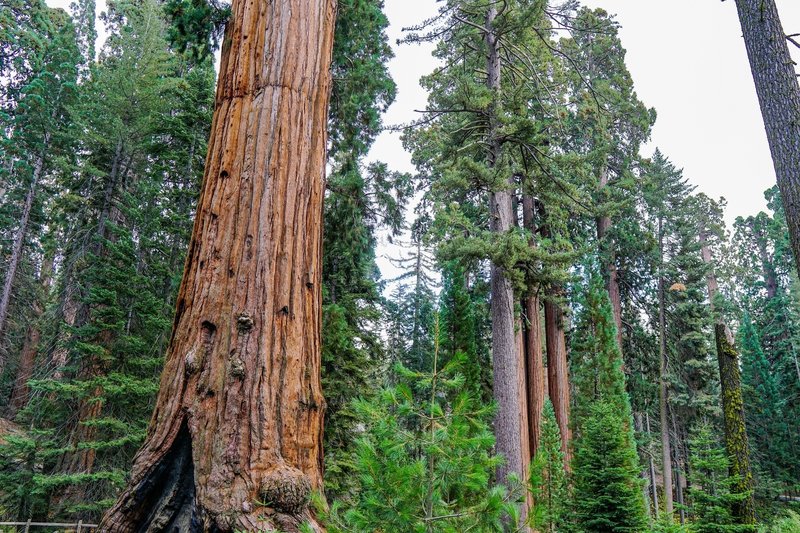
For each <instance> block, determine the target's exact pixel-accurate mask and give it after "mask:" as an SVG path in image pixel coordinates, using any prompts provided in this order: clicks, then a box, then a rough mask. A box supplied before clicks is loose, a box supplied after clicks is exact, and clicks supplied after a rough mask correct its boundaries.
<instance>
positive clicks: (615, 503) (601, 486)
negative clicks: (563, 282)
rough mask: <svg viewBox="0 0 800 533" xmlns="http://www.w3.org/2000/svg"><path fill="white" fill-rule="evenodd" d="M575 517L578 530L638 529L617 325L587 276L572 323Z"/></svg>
mask: <svg viewBox="0 0 800 533" xmlns="http://www.w3.org/2000/svg"><path fill="white" fill-rule="evenodd" d="M576 331H577V334H578V337H577V338H576V340H575V342H574V346H573V354H574V356H575V360H574V362H573V367H572V375H573V376H574V378H575V387H576V389H577V391H578V394H577V395H576V409H575V411H574V413H575V423H576V435H577V436H576V439H575V449H574V457H573V460H572V468H573V479H572V482H573V498H574V499H573V505H574V508H575V513H574V518H575V524H576V527H577V528H578V529H577V530H578V531H582V532H592V531H597V532H600V531H606V532H608V531H614V532H617V531H619V532H622V531H629V532H633V531H643V530H644V528H645V525H646V518H645V510H644V500H643V497H642V491H641V480H640V467H639V461H638V455H637V453H636V443H635V440H634V436H633V419H632V417H631V409H630V400H629V398H628V395H627V393H626V392H625V376H624V373H623V372H622V356H621V353H620V351H619V344H617V332H616V324H615V321H614V317H613V314H612V309H611V302H610V300H609V298H608V293H607V292H606V290H605V289H604V284H603V281H602V278H601V277H600V276H598V275H592V276H591V278H590V280H589V286H588V289H587V291H586V296H585V300H584V301H583V302H582V309H581V312H580V313H579V318H578V325H577V328H576Z"/></svg>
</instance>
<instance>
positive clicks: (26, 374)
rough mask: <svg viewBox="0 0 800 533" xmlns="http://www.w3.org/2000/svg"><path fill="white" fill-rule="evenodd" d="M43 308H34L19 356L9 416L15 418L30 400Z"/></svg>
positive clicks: (9, 404) (9, 402) (9, 405)
mask: <svg viewBox="0 0 800 533" xmlns="http://www.w3.org/2000/svg"><path fill="white" fill-rule="evenodd" d="M40 315H41V309H40V308H38V306H37V308H36V309H34V317H33V318H32V319H31V320H32V321H31V323H30V325H29V326H28V330H27V332H26V333H25V343H24V344H23V346H22V352H20V356H19V365H18V366H17V375H16V378H15V379H14V387H13V389H11V398H10V399H9V401H8V417H9V418H10V419H12V420H13V419H14V417H15V416H16V414H17V412H18V411H19V410H20V409H22V408H23V407H25V404H26V403H27V401H28V392H29V390H28V381H29V380H30V379H31V377H32V376H33V368H34V363H35V362H36V352H37V351H38V350H39V341H40V339H41V336H42V334H41V331H40V330H39V316H40Z"/></svg>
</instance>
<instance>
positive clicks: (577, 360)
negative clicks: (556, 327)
mask: <svg viewBox="0 0 800 533" xmlns="http://www.w3.org/2000/svg"><path fill="white" fill-rule="evenodd" d="M571 365H572V368H571V370H572V372H571V373H572V376H573V382H574V383H575V391H576V395H575V409H574V411H573V412H574V415H575V418H576V420H577V421H578V425H580V423H581V422H580V421H581V420H582V418H583V417H585V416H587V414H588V412H589V407H590V406H591V405H592V404H593V403H595V402H598V401H602V402H606V403H608V404H610V405H613V406H614V407H615V408H616V410H617V413H618V414H619V415H620V417H622V419H623V420H625V421H626V424H627V427H628V428H629V429H630V428H631V427H632V426H631V423H632V422H629V420H630V419H631V407H630V399H629V398H628V394H627V393H626V392H625V374H624V373H623V371H622V354H621V352H620V348H619V344H617V326H616V323H615V322H614V316H613V313H612V310H611V301H610V300H609V298H608V292H607V291H606V289H605V286H604V283H603V278H602V277H601V276H599V275H597V274H592V275H590V277H589V283H588V287H587V289H586V291H585V294H584V297H583V299H582V300H581V301H580V310H579V312H578V318H577V322H576V325H575V335H574V338H573V344H572V361H571Z"/></svg>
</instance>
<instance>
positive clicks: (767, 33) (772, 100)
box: [736, 0, 800, 268]
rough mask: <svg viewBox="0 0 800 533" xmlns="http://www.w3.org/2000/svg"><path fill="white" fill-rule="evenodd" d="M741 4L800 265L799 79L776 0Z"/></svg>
mask: <svg viewBox="0 0 800 533" xmlns="http://www.w3.org/2000/svg"><path fill="white" fill-rule="evenodd" d="M736 8H737V10H738V12H739V22H740V23H741V25H742V35H743V37H744V44H745V47H746V48H747V55H748V57H749V58H750V70H751V71H752V73H753V81H754V82H755V86H756V93H757V94H758V101H759V103H760V104H761V115H762V117H763V119H764V128H765V129H766V131H767V140H768V141H769V148H770V151H771V152H772V161H773V163H774V165H775V174H776V176H777V178H778V188H779V189H780V191H781V196H782V197H783V205H784V209H785V210H786V222H787V223H788V225H789V235H790V236H791V240H792V250H793V252H794V257H795V265H796V266H797V267H798V268H800V84H798V81H797V73H796V72H795V67H794V63H793V62H792V58H791V56H790V55H789V46H788V44H787V42H786V35H785V34H784V32H783V27H782V25H781V21H780V18H779V16H778V8H777V6H776V5H775V0H736Z"/></svg>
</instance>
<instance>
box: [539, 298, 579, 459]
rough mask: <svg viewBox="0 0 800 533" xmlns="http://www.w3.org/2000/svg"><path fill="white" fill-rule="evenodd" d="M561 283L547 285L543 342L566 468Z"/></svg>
mask: <svg viewBox="0 0 800 533" xmlns="http://www.w3.org/2000/svg"><path fill="white" fill-rule="evenodd" d="M562 292H563V289H561V287H552V288H550V289H548V292H547V298H546V299H545V301H544V322H545V342H546V346H547V386H548V389H549V393H550V402H551V403H552V404H553V411H555V414H556V422H557V423H558V429H559V431H560V432H561V451H562V452H563V453H564V466H565V467H566V468H569V464H570V460H571V458H572V451H571V450H572V447H571V445H570V441H571V440H572V431H571V430H570V426H569V402H570V400H569V397H570V394H569V367H568V366H567V342H566V335H565V333H564V310H563V309H561V304H560V303H559V300H560V299H561V297H562Z"/></svg>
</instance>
